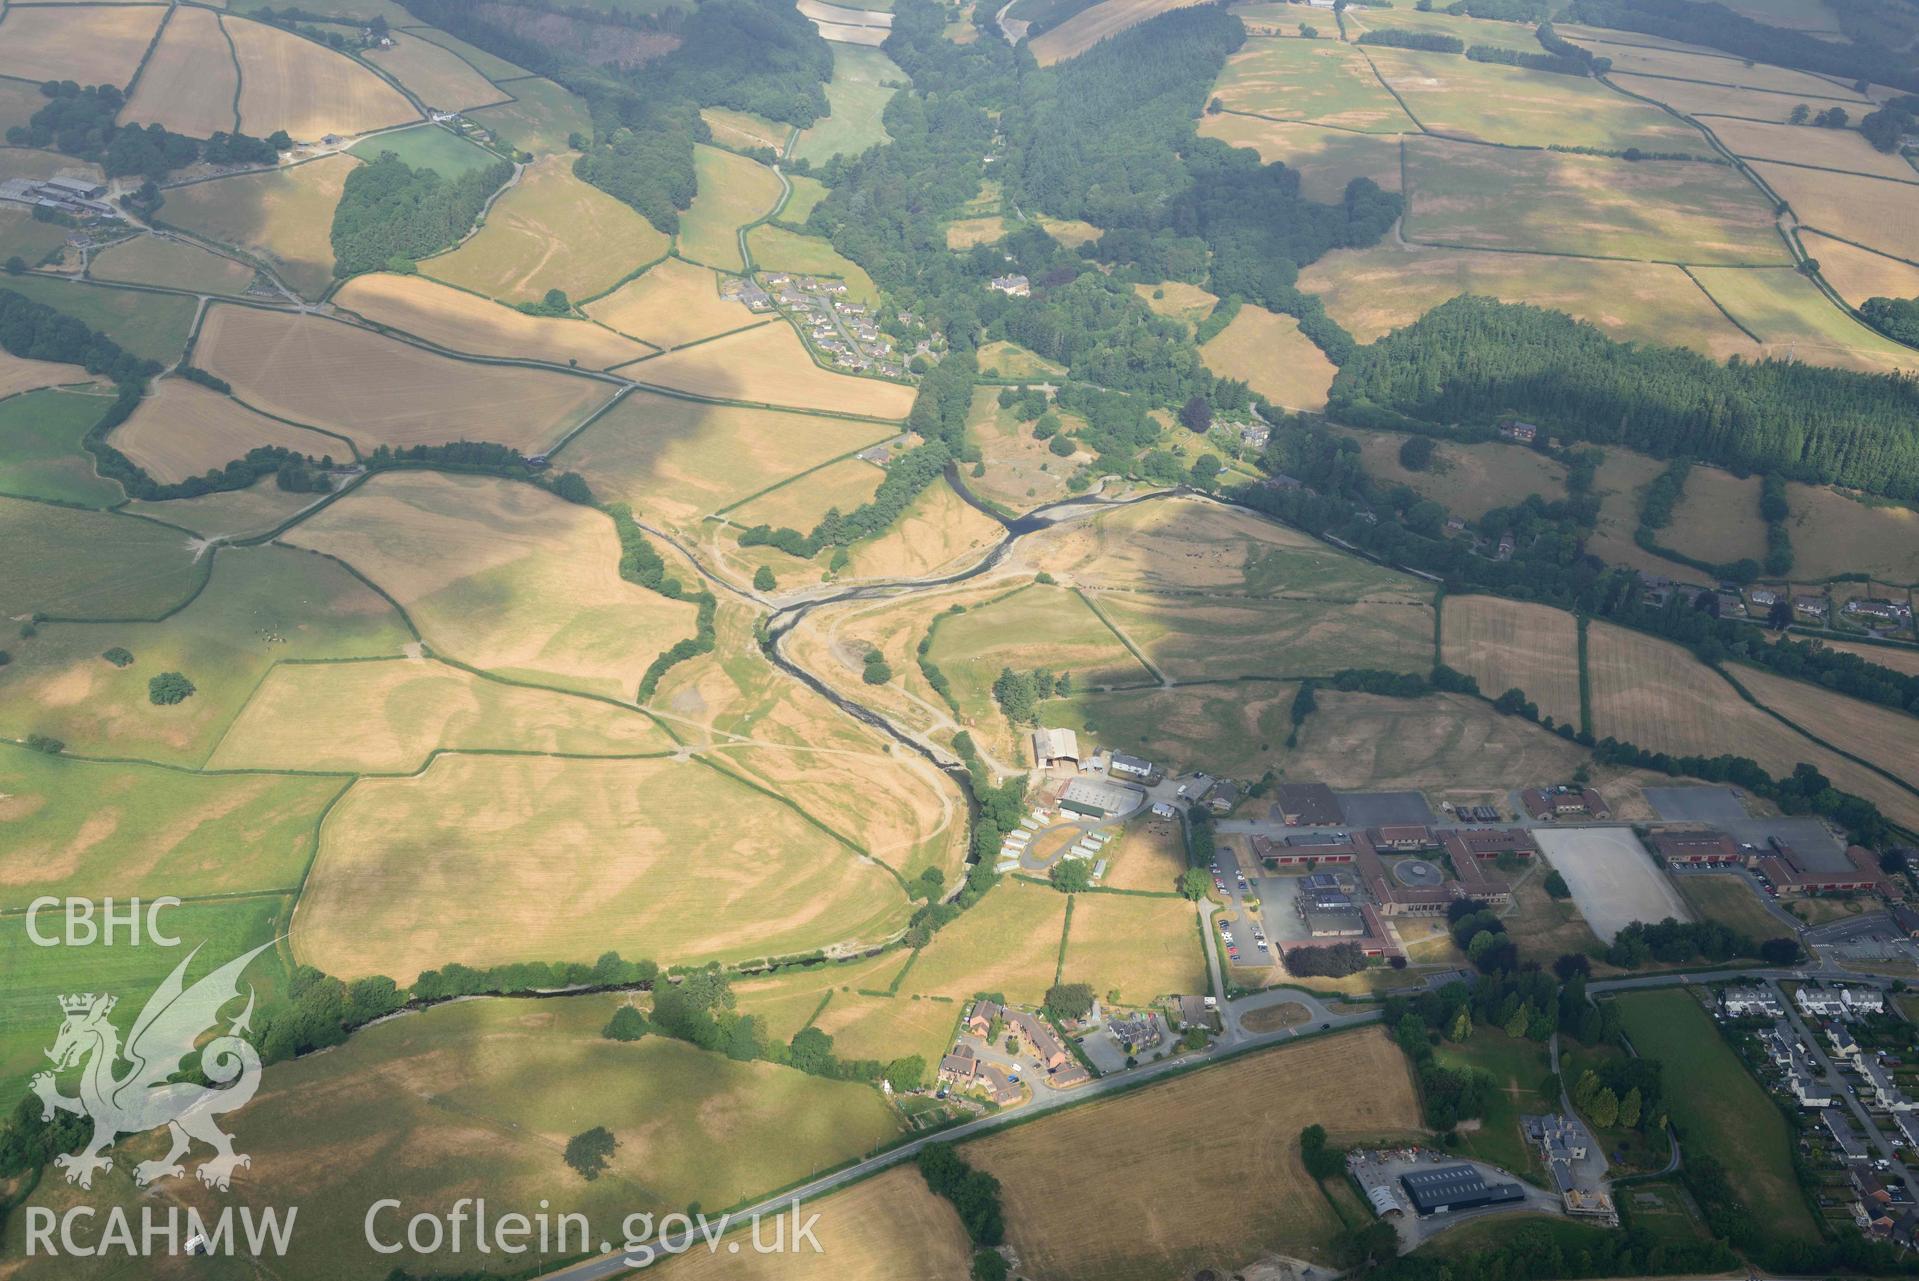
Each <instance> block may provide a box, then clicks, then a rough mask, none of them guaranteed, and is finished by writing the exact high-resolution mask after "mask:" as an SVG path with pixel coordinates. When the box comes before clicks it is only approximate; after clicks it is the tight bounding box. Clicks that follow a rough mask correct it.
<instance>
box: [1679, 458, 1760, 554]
mask: <svg viewBox="0 0 1919 1281" xmlns="http://www.w3.org/2000/svg"><path fill="white" fill-rule="evenodd" d="M1659 541H1660V542H1662V543H1665V544H1666V545H1668V546H1670V547H1672V548H1674V549H1675V550H1678V551H1682V552H1685V553H1686V554H1687V555H1690V556H1696V557H1698V558H1699V559H1700V560H1709V561H1714V562H1719V561H1734V560H1738V559H1740V558H1741V557H1745V556H1750V557H1753V558H1754V559H1758V558H1760V557H1763V556H1764V555H1765V554H1766V525H1765V522H1764V521H1762V520H1760V519H1759V478H1758V477H1757V476H1745V477H1740V476H1735V475H1733V474H1732V473H1731V472H1729V471H1723V470H1721V469H1720V468H1717V467H1694V468H1693V469H1692V470H1691V471H1690V472H1688V473H1687V475H1686V493H1685V496H1684V497H1683V498H1681V499H1680V500H1679V505H1678V507H1676V508H1675V509H1674V510H1673V516H1672V523H1671V524H1670V525H1668V526H1666V528H1664V529H1663V530H1661V531H1659Z"/></svg>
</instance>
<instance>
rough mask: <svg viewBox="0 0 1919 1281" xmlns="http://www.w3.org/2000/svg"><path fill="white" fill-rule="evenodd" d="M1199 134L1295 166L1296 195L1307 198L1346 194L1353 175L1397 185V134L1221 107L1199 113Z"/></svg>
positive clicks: (1328, 198) (1382, 184) (1393, 188)
mask: <svg viewBox="0 0 1919 1281" xmlns="http://www.w3.org/2000/svg"><path fill="white" fill-rule="evenodd" d="M1199 136H1200V137H1202V138H1218V139H1219V140H1220V141H1221V142H1225V143H1229V144H1231V145H1232V146H1235V147H1250V148H1252V149H1253V150H1254V151H1257V152H1258V153H1259V158H1260V159H1261V160H1262V161H1265V162H1266V163H1267V164H1271V163H1272V162H1274V161H1275V160H1277V161H1280V162H1281V163H1283V164H1285V165H1286V167H1287V168H1289V169H1294V170H1297V171H1298V173H1299V190H1300V194H1301V195H1303V196H1305V197H1306V198H1307V199H1308V200H1318V201H1322V202H1325V203H1329V204H1330V203H1333V202H1335V201H1337V200H1339V199H1340V198H1341V197H1342V196H1344V195H1345V194H1346V184H1347V183H1349V182H1351V181H1352V180H1353V179H1355V178H1371V179H1372V180H1373V181H1374V182H1376V183H1378V184H1379V185H1380V187H1382V188H1383V189H1385V190H1387V191H1398V190H1399V140H1398V139H1397V138H1393V137H1381V136H1379V135H1376V134H1363V133H1346V132H1344V131H1342V130H1338V129H1321V128H1319V127H1318V126H1317V125H1310V124H1302V123H1298V122H1288V121H1281V120H1267V119H1264V118H1262V117H1256V116H1240V115H1231V114H1228V113H1226V112H1220V113H1219V114H1217V115H1203V116H1201V117H1200V118H1199Z"/></svg>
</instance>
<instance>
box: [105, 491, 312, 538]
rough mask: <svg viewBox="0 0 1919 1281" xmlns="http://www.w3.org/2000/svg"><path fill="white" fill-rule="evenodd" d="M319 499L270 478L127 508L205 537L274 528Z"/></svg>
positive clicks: (243, 535) (139, 514) (249, 532)
mask: <svg viewBox="0 0 1919 1281" xmlns="http://www.w3.org/2000/svg"><path fill="white" fill-rule="evenodd" d="M319 500H320V495H318V494H293V493H288V492H287V491H286V490H284V489H281V488H280V487H279V485H277V484H275V483H274V481H273V479H272V478H271V477H269V478H267V479H265V480H259V481H255V482H254V483H253V484H252V485H250V486H248V487H247V488H245V489H225V490H221V491H219V492H217V493H212V494H202V495H200V497H198V498H169V499H167V500H165V501H163V502H153V503H146V502H132V503H128V504H127V506H126V510H127V511H129V512H132V513H134V514H135V515H138V516H151V517H153V518H154V519H155V520H163V521H166V522H167V523H168V524H170V525H179V526H181V527H182V528H185V529H190V530H192V531H193V532H194V533H196V534H200V535H202V536H204V537H207V538H217V537H221V536H224V537H227V538H241V537H245V536H246V535H248V534H263V533H265V532H266V531H267V530H269V529H274V528H276V527H278V526H279V525H280V524H281V523H282V522H284V521H286V520H287V519H288V518H290V517H291V516H292V515H293V514H294V513H295V512H297V511H299V510H300V509H301V508H302V507H307V506H310V505H311V504H313V503H316V502H318V501H319Z"/></svg>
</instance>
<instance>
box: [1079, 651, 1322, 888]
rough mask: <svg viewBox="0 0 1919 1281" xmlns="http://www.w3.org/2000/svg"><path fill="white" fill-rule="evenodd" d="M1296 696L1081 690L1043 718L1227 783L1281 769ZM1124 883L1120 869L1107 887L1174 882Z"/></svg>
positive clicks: (1204, 689)
mask: <svg viewBox="0 0 1919 1281" xmlns="http://www.w3.org/2000/svg"><path fill="white" fill-rule="evenodd" d="M1297 691H1298V686H1296V685H1293V684H1291V683H1288V682H1284V681H1259V682H1256V683H1254V682H1248V683H1245V684H1234V683H1230V682H1228V683H1222V684H1218V685H1188V686H1182V687H1180V688H1178V689H1136V690H1114V691H1112V692H1111V693H1099V692H1096V691H1094V692H1089V691H1087V690H1084V689H1081V690H1076V691H1074V692H1073V694H1072V695H1070V696H1069V697H1067V698H1065V699H1061V700H1059V701H1057V702H1055V703H1051V704H1049V705H1048V706H1047V708H1046V711H1045V715H1044V717H1043V719H1044V720H1045V722H1046V723H1047V724H1048V725H1061V726H1065V727H1066V728H1069V729H1073V730H1078V731H1080V732H1083V733H1086V734H1089V735H1092V736H1094V737H1096V738H1097V739H1098V740H1099V741H1100V742H1101V743H1104V744H1106V745H1108V746H1116V747H1121V748H1123V749H1124V750H1126V751H1130V752H1133V753H1135V754H1144V755H1146V756H1147V757H1148V758H1149V759H1152V760H1166V761H1175V762H1178V763H1179V764H1180V765H1181V766H1183V767H1185V768H1190V769H1205V770H1209V771H1213V772H1216V773H1219V774H1223V775H1226V776H1228V777H1232V778H1258V777H1259V776H1260V775H1262V774H1264V773H1265V772H1266V771H1267V770H1268V769H1279V768H1280V767H1281V766H1283V765H1284V764H1285V760H1284V757H1285V748H1284V744H1285V741H1286V735H1287V734H1288V732H1290V731H1291V729H1292V725H1291V722H1290V721H1289V720H1288V713H1289V712H1290V711H1291V709H1292V706H1293V697H1294V695H1295V693H1297ZM1180 857H1181V858H1182V860H1183V859H1184V857H1185V856H1184V855H1183V854H1182V855H1181V856H1180ZM1181 866H1184V863H1183V862H1182V864H1181ZM1115 877H1119V878H1120V879H1117V880H1116V879H1114V878H1115ZM1126 879H1127V878H1126V874H1125V872H1124V869H1123V868H1115V869H1113V870H1112V871H1111V872H1109V873H1108V877H1107V882H1106V883H1107V884H1108V885H1113V886H1116V887H1118V888H1121V889H1127V888H1132V889H1156V890H1157V889H1167V888H1170V885H1171V882H1170V881H1161V882H1158V883H1155V884H1151V885H1143V886H1142V885H1132V886H1129V885H1128V884H1127V883H1126Z"/></svg>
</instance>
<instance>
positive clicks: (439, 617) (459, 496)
mask: <svg viewBox="0 0 1919 1281" xmlns="http://www.w3.org/2000/svg"><path fill="white" fill-rule="evenodd" d="M286 538H287V539H288V540H289V541H292V542H296V543H298V544H299V545H300V546H303V547H310V548H314V549H315V550H318V551H324V552H328V553H330V554H332V555H335V556H338V557H339V558H340V559H342V560H344V561H346V562H347V563H348V564H349V565H352V566H353V567H354V568H355V569H357V570H359V571H360V572H361V573H363V574H365V575H366V576H367V577H368V578H369V579H371V580H372V581H373V582H375V583H378V584H379V585H380V587H381V588H382V589H383V590H385V591H386V592H387V593H389V594H390V595H391V596H392V597H393V598H394V599H395V600H396V601H398V602H399V603H400V606H401V608H403V609H405V610H406V611H407V612H408V614H409V615H410V616H411V617H412V619H413V622H414V624H415V625H416V626H417V627H419V629H420V632H421V634H422V635H423V636H424V637H425V639H426V642H427V644H429V645H431V646H433V647H434V648H435V649H436V650H437V651H439V652H441V653H444V654H446V655H447V656H449V657H452V658H456V659H459V660H461V661H463V662H466V663H471V664H473V665H475V666H477V667H482V668H486V669H488V670H490V671H497V672H499V673H501V674H503V675H510V676H515V677H518V678H521V679H526V680H534V681H539V682H542V683H548V684H556V685H564V686H566V687H568V688H571V689H575V690H580V691H584V692H587V693H593V694H600V695H605V696H610V697H614V698H627V697H631V695H632V691H633V688H634V686H635V685H636V684H637V683H638V681H639V678H640V673H641V672H643V671H644V670H645V669H646V666H647V664H648V663H650V662H652V661H653V658H654V656H655V655H657V654H659V653H660V652H661V651H663V650H665V649H667V648H668V647H669V646H671V645H672V644H673V643H674V642H676V641H678V640H680V639H682V638H683V637H688V636H691V635H692V634H693V615H694V612H695V610H694V606H693V604H692V602H690V601H678V600H668V599H667V598H666V597H664V596H661V595H659V594H658V593H656V592H651V591H648V590H647V589H646V588H643V587H641V586H639V585H638V584H636V583H629V582H627V581H626V580H624V579H622V578H621V577H620V576H619V560H620V551H619V542H618V539H617V538H616V537H615V535H614V532H613V523H612V522H611V521H610V520H608V519H607V518H606V517H605V516H604V515H602V514H601V513H599V512H597V511H594V510H592V509H591V508H587V507H581V506H578V505H577V504H573V503H568V502H566V501H564V500H563V499H559V498H555V497H553V496H552V495H551V494H548V493H546V492H545V491H544V490H541V489H538V488H535V487H534V486H532V485H523V484H517V483H515V482H512V481H506V480H497V479H493V478H490V477H480V476H454V475H446V474H442V473H437V472H398V473H393V474H390V475H383V476H375V477H374V478H373V479H371V480H369V481H368V482H367V483H365V484H364V485H362V486H361V487H360V488H359V489H358V490H356V491H355V492H353V493H352V494H349V495H348V496H346V497H345V498H343V499H341V500H340V501H339V502H336V503H334V504H333V505H332V506H330V507H327V508H326V509H324V510H322V511H320V512H318V513H316V514H315V515H314V516H312V517H311V518H309V519H308V520H307V521H305V522H304V523H302V524H301V525H299V526H297V527H296V528H295V529H293V530H291V531H289V532H288V534H287V535H286Z"/></svg>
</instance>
